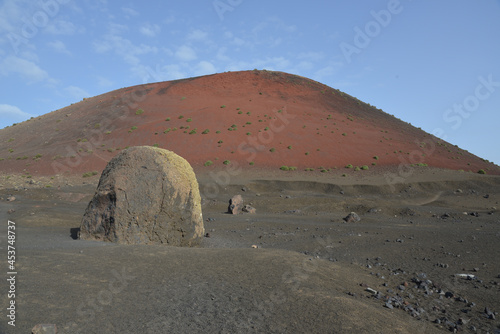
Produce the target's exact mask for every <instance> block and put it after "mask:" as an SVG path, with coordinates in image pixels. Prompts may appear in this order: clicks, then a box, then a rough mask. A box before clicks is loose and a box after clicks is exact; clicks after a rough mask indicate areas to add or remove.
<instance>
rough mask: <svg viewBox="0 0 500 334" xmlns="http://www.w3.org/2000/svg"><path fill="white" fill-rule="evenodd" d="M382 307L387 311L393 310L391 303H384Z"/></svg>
mask: <svg viewBox="0 0 500 334" xmlns="http://www.w3.org/2000/svg"><path fill="white" fill-rule="evenodd" d="M384 306H385V307H387V308H388V309H391V310H392V309H393V308H394V306H393V305H392V304H391V303H389V302H386V303H385V304H384Z"/></svg>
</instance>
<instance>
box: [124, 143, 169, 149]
mask: <svg viewBox="0 0 500 334" xmlns="http://www.w3.org/2000/svg"><path fill="white" fill-rule="evenodd" d="M153 147H160V145H159V144H153ZM117 150H119V149H118V148H117Z"/></svg>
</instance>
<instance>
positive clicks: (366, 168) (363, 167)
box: [361, 165, 369, 170]
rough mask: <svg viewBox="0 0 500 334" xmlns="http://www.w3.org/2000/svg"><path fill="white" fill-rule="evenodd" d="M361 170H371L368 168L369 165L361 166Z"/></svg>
mask: <svg viewBox="0 0 500 334" xmlns="http://www.w3.org/2000/svg"><path fill="white" fill-rule="evenodd" d="M361 169H362V170H368V169H369V168H368V166H367V165H363V166H361Z"/></svg>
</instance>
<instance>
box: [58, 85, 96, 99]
mask: <svg viewBox="0 0 500 334" xmlns="http://www.w3.org/2000/svg"><path fill="white" fill-rule="evenodd" d="M64 92H65V93H66V94H68V95H69V96H70V97H71V98H73V99H75V100H81V99H83V98H84V97H89V96H90V94H89V93H87V92H86V91H85V90H83V89H82V88H80V87H76V86H68V87H66V88H64Z"/></svg>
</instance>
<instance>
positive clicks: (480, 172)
mask: <svg viewBox="0 0 500 334" xmlns="http://www.w3.org/2000/svg"><path fill="white" fill-rule="evenodd" d="M477 173H478V174H486V172H485V171H484V169H480V170H478V171H477Z"/></svg>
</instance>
